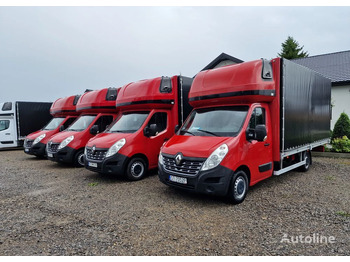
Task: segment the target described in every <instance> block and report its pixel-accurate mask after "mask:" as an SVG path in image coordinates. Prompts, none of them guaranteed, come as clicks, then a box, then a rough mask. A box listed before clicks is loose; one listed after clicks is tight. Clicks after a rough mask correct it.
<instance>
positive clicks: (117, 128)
mask: <svg viewBox="0 0 350 262" xmlns="http://www.w3.org/2000/svg"><path fill="white" fill-rule="evenodd" d="M148 114H149V112H137V113H136V112H133V113H125V114H123V115H122V116H121V117H120V118H119V119H118V120H117V121H116V122H114V124H113V125H112V126H111V127H110V128H109V129H108V130H107V131H106V132H107V133H117V132H120V133H134V132H136V131H137V130H139V129H140V127H141V126H142V124H143V122H145V120H146V118H147V116H148Z"/></svg>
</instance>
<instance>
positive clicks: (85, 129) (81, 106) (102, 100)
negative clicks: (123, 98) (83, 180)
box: [46, 88, 119, 167]
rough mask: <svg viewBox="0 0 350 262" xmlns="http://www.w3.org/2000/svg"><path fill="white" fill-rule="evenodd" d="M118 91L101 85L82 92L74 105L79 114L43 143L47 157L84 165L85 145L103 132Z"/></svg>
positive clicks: (109, 118) (113, 110) (113, 111)
mask: <svg viewBox="0 0 350 262" xmlns="http://www.w3.org/2000/svg"><path fill="white" fill-rule="evenodd" d="M118 90H119V89H117V88H104V89H101V90H95V91H89V92H86V93H84V94H83V95H82V96H81V97H80V98H79V100H78V102H77V105H76V111H77V112H78V113H79V117H78V118H77V119H76V120H75V121H74V122H73V123H72V124H71V125H70V126H69V127H68V128H67V129H65V130H64V131H62V132H60V133H58V134H56V135H54V136H52V137H51V138H50V140H49V142H48V143H47V146H46V153H47V158H48V159H50V160H52V161H56V162H62V163H70V164H74V165H75V166H77V167H82V166H84V148H85V144H86V143H87V141H89V139H90V138H92V137H93V136H95V135H96V134H97V133H100V132H103V131H104V130H105V129H106V127H107V126H108V125H109V124H111V123H112V122H113V120H114V119H115V118H116V116H117V114H118V110H117V109H116V107H115V101H116V98H117V95H118Z"/></svg>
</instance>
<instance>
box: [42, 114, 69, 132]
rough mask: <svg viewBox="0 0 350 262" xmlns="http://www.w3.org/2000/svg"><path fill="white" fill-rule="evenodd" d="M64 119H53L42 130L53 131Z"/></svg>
mask: <svg viewBox="0 0 350 262" xmlns="http://www.w3.org/2000/svg"><path fill="white" fill-rule="evenodd" d="M64 119H65V118H64V117H55V118H52V119H51V121H50V122H49V123H48V124H47V125H46V126H45V127H44V128H43V130H55V129H56V128H57V127H58V126H59V125H60V124H61V123H62V122H63V120H64Z"/></svg>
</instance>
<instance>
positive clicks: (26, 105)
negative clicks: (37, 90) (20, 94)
mask: <svg viewBox="0 0 350 262" xmlns="http://www.w3.org/2000/svg"><path fill="white" fill-rule="evenodd" d="M51 104H52V103H39V102H16V111H17V112H16V113H17V114H16V118H17V129H18V131H17V132H18V138H19V139H22V138H23V139H24V137H25V136H26V135H28V134H30V133H32V132H34V131H36V130H38V129H41V128H42V127H43V126H45V125H46V124H47V123H48V122H49V121H50V120H51V118H52V115H51V114H50V107H51Z"/></svg>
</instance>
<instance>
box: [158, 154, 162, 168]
mask: <svg viewBox="0 0 350 262" xmlns="http://www.w3.org/2000/svg"><path fill="white" fill-rule="evenodd" d="M158 162H159V164H161V165H163V156H162V154H161V153H159V157H158Z"/></svg>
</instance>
